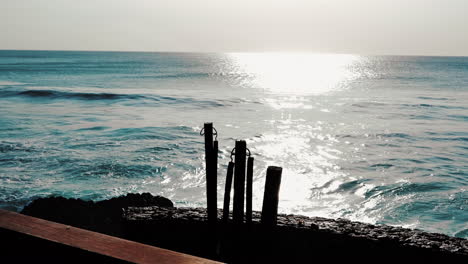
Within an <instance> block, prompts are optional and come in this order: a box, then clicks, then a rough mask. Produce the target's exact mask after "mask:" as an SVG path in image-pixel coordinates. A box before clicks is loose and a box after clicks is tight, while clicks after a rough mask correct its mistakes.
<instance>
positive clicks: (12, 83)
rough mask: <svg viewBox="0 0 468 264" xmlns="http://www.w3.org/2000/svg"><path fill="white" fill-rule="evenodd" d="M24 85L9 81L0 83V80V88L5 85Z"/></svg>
mask: <svg viewBox="0 0 468 264" xmlns="http://www.w3.org/2000/svg"><path fill="white" fill-rule="evenodd" d="M23 84H25V83H20V82H11V81H1V80H0V86H6V85H23Z"/></svg>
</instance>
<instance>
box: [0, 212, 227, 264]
mask: <svg viewBox="0 0 468 264" xmlns="http://www.w3.org/2000/svg"><path fill="white" fill-rule="evenodd" d="M0 228H4V229H7V230H11V231H15V232H19V233H22V234H26V235H30V236H33V237H37V238H41V239H45V240H49V241H52V242H56V243H60V244H64V245H68V246H71V247H74V248H79V249H82V250H86V251H90V252H94V253H98V254H101V255H105V256H109V257H112V258H116V259H120V260H124V261H129V262H133V263H160V264H166V263H167V264H169V263H175V264H183V263H196V264H197V263H199V264H201V263H206V264H211V263H213V264H214V263H219V262H216V261H212V260H208V259H203V258H199V257H195V256H190V255H187V254H182V253H178V252H175V251H171V250H166V249H162V248H157V247H153V246H149V245H145V244H141V243H137V242H133V241H129V240H125V239H121V238H117V237H112V236H108V235H104V234H100V233H96V232H92V231H88V230H84V229H80V228H76V227H72V226H67V225H63V224H59V223H55V222H51V221H46V220H43V219H39V218H35V217H31V216H26V215H22V214H19V213H15V212H10V211H6V210H2V209H0ZM70 258H73V256H70Z"/></svg>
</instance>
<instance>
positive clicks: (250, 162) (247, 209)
mask: <svg viewBox="0 0 468 264" xmlns="http://www.w3.org/2000/svg"><path fill="white" fill-rule="evenodd" d="M253 165H254V158H253V157H249V158H248V159H247V190H246V195H245V196H246V205H245V221H246V223H247V224H252V187H253V186H252V185H253Z"/></svg>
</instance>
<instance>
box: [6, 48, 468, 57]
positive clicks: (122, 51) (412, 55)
mask: <svg viewBox="0 0 468 264" xmlns="http://www.w3.org/2000/svg"><path fill="white" fill-rule="evenodd" d="M0 51H59V52H62V51H63V52H67V51H68V52H116V53H117V52H119V53H186V54H194V53H200V54H229V53H273V54H274V53H278V54H280V53H283V54H284V53H291V54H298V53H304V54H305V53H309V54H335V55H354V56H382V57H387V56H388V57H390V56H394V57H468V55H441V54H434V55H432V54H381V53H362V54H359V53H345V52H318V51H305V50H304V51H299V50H291V51H285V50H277V51H273V50H271V51H187V50H182V51H177V50H174V51H154V50H153V51H150V50H148V51H144V50H92V49H89V50H87V49H82V50H80V49H2V48H0Z"/></svg>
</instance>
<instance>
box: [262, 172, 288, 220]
mask: <svg viewBox="0 0 468 264" xmlns="http://www.w3.org/2000/svg"><path fill="white" fill-rule="evenodd" d="M282 171H283V169H282V168H281V167H275V166H269V167H268V169H267V175H266V180H265V193H264V195H263V207H262V219H261V222H262V224H263V225H266V226H275V225H276V217H277V215H278V201H279V190H280V185H281V173H282Z"/></svg>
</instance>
